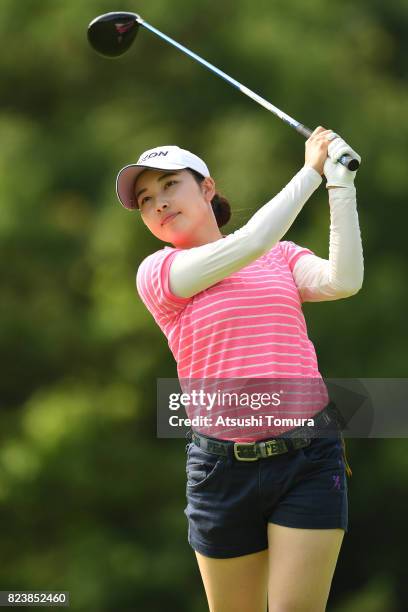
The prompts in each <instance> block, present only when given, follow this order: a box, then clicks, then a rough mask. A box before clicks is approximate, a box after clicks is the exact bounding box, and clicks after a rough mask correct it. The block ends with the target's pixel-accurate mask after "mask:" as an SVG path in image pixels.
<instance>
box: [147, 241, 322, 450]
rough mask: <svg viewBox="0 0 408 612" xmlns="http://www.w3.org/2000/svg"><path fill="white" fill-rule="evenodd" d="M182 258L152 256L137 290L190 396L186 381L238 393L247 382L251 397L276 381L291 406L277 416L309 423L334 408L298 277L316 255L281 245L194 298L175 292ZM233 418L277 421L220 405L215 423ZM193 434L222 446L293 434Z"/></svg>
mask: <svg viewBox="0 0 408 612" xmlns="http://www.w3.org/2000/svg"><path fill="white" fill-rule="evenodd" d="M178 251H179V249H176V248H173V247H169V246H165V247H164V248H163V249H161V250H159V251H157V252H155V253H153V254H152V255H149V256H148V257H147V258H146V259H144V260H143V262H142V263H141V265H140V266H139V269H138V272H137V277H136V284H137V290H138V292H139V295H140V297H141V299H142V300H143V302H144V304H145V305H146V307H147V308H148V310H149V311H150V313H151V314H152V315H153V317H154V319H155V321H156V323H157V324H158V325H159V327H160V329H161V330H162V331H163V333H164V334H165V336H166V338H167V340H168V344H169V347H170V350H171V352H172V353H173V355H174V358H175V360H176V362H177V372H178V377H179V379H180V382H181V384H182V387H183V390H184V389H185V388H186V387H185V385H183V383H182V381H185V380H187V381H190V382H191V381H192V380H196V379H199V380H201V381H203V380H206V381H210V380H214V379H216V380H217V381H218V382H219V379H234V380H235V385H236V379H237V378H241V379H242V378H245V379H246V381H247V383H246V388H247V390H248V389H249V388H250V387H251V386H252V387H253V382H254V380H255V379H268V380H269V383H268V385H267V387H268V389H271V379H273V380H274V384H273V385H272V386H273V387H274V389H275V390H276V388H279V390H282V391H284V392H285V400H286V401H284V402H283V403H282V404H281V406H280V408H279V410H278V411H277V409H276V408H274V410H272V412H273V414H274V415H275V416H276V415H278V416H280V417H282V415H286V416H293V417H294V416H295V415H297V416H299V415H300V416H303V417H308V416H311V415H313V414H315V413H316V412H318V411H319V410H321V409H322V408H323V406H325V405H326V404H327V401H328V397H327V391H326V388H325V386H324V384H322V383H323V381H322V377H321V374H320V373H319V370H318V364H317V358H316V353H315V349H314V346H313V343H312V341H311V340H310V339H309V337H308V334H307V327H306V322H305V318H304V316H303V311H302V301H301V298H300V295H299V292H298V289H297V287H296V284H295V282H294V279H293V275H292V271H293V268H294V265H295V263H296V261H297V260H298V259H299V258H300V257H302V255H305V254H308V253H312V254H313V252H312V251H310V250H309V249H306V248H303V247H300V246H298V245H296V244H294V243H293V242H290V241H281V242H278V243H277V244H276V245H275V246H274V247H273V248H272V249H271V250H270V251H268V252H267V253H265V254H264V255H262V256H261V257H259V258H258V259H257V260H256V261H254V262H252V263H250V264H249V265H247V266H245V267H243V268H241V270H239V271H238V272H235V273H234V274H231V275H230V276H228V277H227V278H224V279H223V280H221V281H220V282H218V283H216V284H214V285H212V286H211V287H209V288H208V289H205V290H204V291H201V292H199V293H197V294H196V295H194V296H192V297H189V298H182V297H178V296H175V295H173V294H172V293H171V291H170V288H169V268H170V265H171V262H172V261H173V258H174V257H175V256H176V255H177V252H178ZM288 379H290V380H291V382H290V384H289V386H288ZM312 379H314V381H312ZM316 379H318V380H316ZM277 381H279V383H278V382H277ZM285 381H286V382H285ZM316 382H318V386H317V387H316ZM277 384H278V387H276V385H277ZM218 387H219V386H218ZM267 387H266V386H264V387H263V389H262V391H263V390H264V389H266V388H267ZM208 388H210V386H209V385H208ZM227 388H229V389H231V388H232V387H227V385H226V386H225V389H227ZM190 389H191V384H190ZM256 390H257V391H259V390H260V389H259V388H257V389H256ZM282 395H283V394H282ZM289 398H290V399H289ZM186 411H187V414H188V416H190V417H193V416H196V415H197V414H198V412H197V411H195V412H194V410H192V409H191V408H190V410H189V409H188V408H186ZM226 413H228V414H230V415H234V417H243V416H244V415H245V416H249V415H250V414H252V415H255V416H257V417H258V416H261V415H265V414H271V408H270V407H268V408H263V409H258V410H257V411H256V414H255V412H254V410H252V409H248V408H246V409H243V408H241V407H239V408H237V407H234V408H231V407H228V409H227V408H225V406H220V405H217V406H214V408H213V409H212V411H211V416H212V417H213V421H214V420H215V419H214V417H215V418H216V417H217V416H218V415H222V414H226ZM200 414H202V410H201V412H200ZM194 429H195V430H196V431H201V432H202V433H205V434H206V435H211V436H213V437H218V438H222V439H227V440H236V441H252V440H256V439H262V438H265V437H268V436H269V435H272V434H273V435H278V434H279V433H282V432H283V431H285V430H288V429H292V427H291V426H279V425H278V426H271V424H270V423H269V424H268V425H267V426H266V423H265V421H264V422H263V423H262V426H260V425H259V424H257V425H254V426H252V427H251V426H245V427H243V426H242V425H240V426H234V425H232V426H230V427H228V426H226V425H225V424H223V425H222V426H216V425H215V424H214V422H213V424H212V426H211V428H205V427H200V426H196V427H194Z"/></svg>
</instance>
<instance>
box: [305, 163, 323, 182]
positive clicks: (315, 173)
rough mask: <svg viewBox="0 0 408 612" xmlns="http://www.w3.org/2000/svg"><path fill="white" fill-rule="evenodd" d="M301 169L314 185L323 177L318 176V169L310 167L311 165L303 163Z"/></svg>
mask: <svg viewBox="0 0 408 612" xmlns="http://www.w3.org/2000/svg"><path fill="white" fill-rule="evenodd" d="M301 171H302V172H304V173H305V174H306V175H307V176H309V177H310V179H311V180H312V181H313V182H314V183H315V184H316V187H318V186H319V185H320V183H321V182H322V181H323V177H322V176H320V174H319V173H318V171H317V170H315V169H314V168H312V166H307V165H306V164H305V165H304V166H303V168H302V170H301Z"/></svg>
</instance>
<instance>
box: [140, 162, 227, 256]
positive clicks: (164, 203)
mask: <svg viewBox="0 0 408 612" xmlns="http://www.w3.org/2000/svg"><path fill="white" fill-rule="evenodd" d="M134 194H135V201H136V202H137V206H138V208H139V210H140V214H141V217H142V220H143V223H144V224H145V225H146V226H147V227H148V228H149V230H150V231H151V232H152V234H153V235H154V236H156V238H159V240H163V241H164V242H170V243H172V244H173V245H174V246H176V247H180V248H189V247H191V246H195V245H198V244H200V243H205V242H209V241H210V240H209V239H206V238H204V236H210V235H215V234H214V233H215V232H216V233H217V236H219V235H221V234H220V231H219V228H218V226H217V222H216V220H215V217H214V213H213V210H212V207H211V199H212V198H213V196H214V194H215V183H214V180H213V179H212V178H211V177H206V178H205V179H204V181H203V182H202V183H201V185H198V183H197V182H196V180H195V178H194V177H193V175H192V174H191V172H189V171H188V170H177V171H170V170H145V171H144V172H142V173H141V174H140V175H139V176H138V178H137V180H136V182H135V185H134Z"/></svg>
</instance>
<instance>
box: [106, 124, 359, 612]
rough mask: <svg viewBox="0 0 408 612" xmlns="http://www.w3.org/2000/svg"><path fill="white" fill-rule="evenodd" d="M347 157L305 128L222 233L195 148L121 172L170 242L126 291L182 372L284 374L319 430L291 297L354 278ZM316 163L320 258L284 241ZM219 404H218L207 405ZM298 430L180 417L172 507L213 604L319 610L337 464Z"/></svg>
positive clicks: (127, 193) (329, 294) (340, 496)
mask: <svg viewBox="0 0 408 612" xmlns="http://www.w3.org/2000/svg"><path fill="white" fill-rule="evenodd" d="M345 153H350V154H352V155H353V156H354V157H356V158H357V159H358V160H360V159H361V158H360V156H359V155H358V154H357V153H356V152H355V151H353V150H352V149H351V148H350V146H348V145H347V144H346V143H345V142H344V140H343V139H342V138H340V137H339V136H338V135H337V134H334V133H333V132H332V131H331V130H327V129H324V128H323V127H318V128H316V130H315V131H314V132H313V134H312V135H311V136H310V138H309V139H308V140H307V142H306V150H305V164H304V166H303V167H302V168H301V169H300V170H299V172H298V173H297V174H296V175H295V176H294V177H293V178H292V180H291V181H290V182H289V183H288V184H287V185H286V187H285V188H284V189H283V190H282V191H281V192H280V193H279V194H278V195H276V196H275V197H274V198H273V199H272V200H270V201H269V202H267V203H266V204H265V205H264V206H262V207H261V208H260V209H259V210H258V211H257V212H256V213H255V214H254V215H253V216H252V217H251V219H250V220H249V221H248V222H247V223H246V224H245V225H244V226H243V227H241V228H240V229H239V230H237V231H235V232H233V233H231V234H228V235H223V234H222V233H221V231H220V227H222V226H223V225H224V224H225V223H227V221H228V220H229V218H230V208H229V204H228V202H227V201H226V200H225V199H224V198H222V197H221V196H220V195H219V194H217V193H216V187H215V183H214V180H213V178H212V177H211V176H210V172H209V170H208V168H207V166H206V164H205V163H204V162H203V161H202V160H201V159H200V158H198V157H197V156H196V155H194V154H192V153H190V152H189V151H186V150H184V149H180V148H179V147H176V146H162V147H157V148H155V149H151V150H149V151H146V152H145V153H143V154H142V155H141V157H140V158H139V160H138V162H137V163H136V164H130V165H128V166H126V167H125V168H123V169H122V170H121V171H120V173H119V175H118V179H117V194H118V197H119V199H120V201H121V203H122V204H123V206H125V207H126V208H129V209H137V210H139V212H140V214H141V218H142V220H143V222H144V224H145V225H146V226H147V228H148V229H149V230H150V231H151V232H152V234H153V235H154V236H156V237H157V238H158V239H159V240H162V241H163V242H166V243H170V244H171V245H172V246H164V248H162V249H160V250H158V251H156V252H155V253H153V254H152V255H150V256H148V257H147V258H146V259H145V260H144V261H143V262H142V263H141V265H140V267H139V269H138V273H137V288H138V292H139V294H140V297H141V299H142V300H143V302H144V303H145V305H146V307H147V308H148V309H149V311H150V312H151V314H152V315H153V317H154V319H155V321H156V323H157V324H158V325H159V326H160V328H161V329H162V331H163V332H164V334H165V336H166V338H167V340H168V343H169V346H170V349H171V351H172V353H173V355H174V357H175V359H176V362H177V370H178V376H179V379H180V381H181V380H182V379H183V380H192V379H201V380H204V381H206V380H213V379H217V380H218V381H222V380H227V379H228V380H231V379H235V381H237V380H243V379H245V381H250V382H248V387H249V386H251V385H252V383H253V381H256V380H258V381H270V380H276V379H285V380H286V381H288V380H289V381H293V385H294V387H293V389H295V382H296V384H297V386H296V393H295V395H294V396H292V398H293V397H295V396H296V397H297V398H299V397H302V398H303V400H304V401H303V403H302V405H301V406H299V402H298V408H301V414H303V415H305V416H307V417H313V416H314V417H315V422H316V423H317V424H318V425H319V426H321V427H323V426H324V425H325V424H329V425H330V424H331V423H333V412H332V409H331V402H328V398H327V395H325V394H324V390H323V391H322V388H323V387H324V385H321V388H320V389H319V390H318V393H317V394H315V395H313V393H314V391H313V392H310V390H309V387H307V385H308V384H309V383H310V381H314V382H318V383H322V376H321V375H320V373H319V370H318V365H317V359H316V353H315V350H314V346H313V343H312V342H311V340H310V339H309V338H308V335H307V328H306V323H305V320H304V317H303V312H302V302H305V301H309V302H310V301H323V300H335V299H340V298H345V297H349V296H351V295H354V294H355V293H357V292H358V291H359V289H360V288H361V285H362V281H363V255H362V245H361V237H360V229H359V223H358V215H357V209H356V191H355V187H354V176H355V172H350V171H349V170H347V169H346V168H345V167H344V166H342V165H341V164H339V163H337V160H338V159H339V158H340V157H341V156H342V155H343V154H345ZM242 171H243V172H245V167H243V169H242ZM323 174H324V175H325V177H326V179H327V184H326V187H327V188H328V190H329V205H330V220H331V224H330V245H329V259H328V260H325V259H322V258H320V257H317V256H316V255H315V254H314V253H313V252H312V251H310V250H309V249H306V248H303V247H300V246H298V245H296V244H294V243H293V242H289V241H281V238H282V237H283V236H284V235H285V233H286V232H287V231H288V229H289V228H290V226H291V225H292V223H293V221H294V220H295V219H296V217H297V215H298V214H299V213H300V211H301V210H302V207H303V206H304V204H305V203H306V202H307V200H308V199H309V198H310V196H311V195H312V193H313V192H314V191H315V190H316V189H317V188H318V186H319V185H320V183H321V182H322V175H323ZM247 179H248V180H249V181H250V180H251V176H250V174H248V176H247ZM245 381H244V382H245ZM299 381H300V382H304V383H305V385H306V388H307V392H305V388H303V387H299V385H298V383H299ZM292 391H293V390H292ZM308 393H309V395H308ZM296 394H297V395H296ZM299 394H300V395H299ZM302 394H303V395H302ZM308 397H309V398H311V397H313V401H310V400H308V399H307V398H308ZM295 405H296V400H293V401H292V404H291V403H290V402H288V403H287V404H284V407H285V409H286V408H289V407H290V406H292V407H293V406H295ZM274 410H275V409H274ZM269 411H270V408H269ZM216 412H217V414H218V415H219V416H220V415H221V416H222V414H221V413H222V408H221V409H220V406H219V405H217V411H216ZM290 413H291V411H289V410H288V414H290ZM230 414H232V413H230ZM233 414H234V415H237V414H238V416H240V414H239V410H238V409H235V410H234V412H233ZM264 414H266V412H265V411H264ZM217 423H218V418H217ZM298 429H299V428H298V427H292V428H291V427H288V426H286V427H284V428H282V427H280V428H279V427H278V426H272V425H271V427H270V429H268V426H267V425H266V426H265V423H263V424H262V425H259V423H258V425H257V427H255V426H250V427H249V428H246V429H245V428H244V427H243V426H242V422H240V423H239V424H238V425H237V424H236V422H234V423H232V424H231V423H230V424H229V425H228V426H224V429H223V428H222V426H220V425H217V426H215V425H214V424H213V426H212V429H211V428H207V429H205V428H203V427H200V426H197V427H194V426H193V430H192V436H191V440H192V441H191V442H189V443H188V444H187V446H186V452H187V465H186V470H187V486H186V494H187V507H186V508H185V514H186V516H187V519H188V541H189V543H190V545H191V546H192V548H193V549H194V550H195V553H196V556H197V561H198V565H199V569H200V572H201V576H202V580H203V583H204V588H205V592H206V595H207V599H208V603H209V608H210V612H266V609H267V603H268V605H269V612H274V611H276V612H277V611H279V612H292V611H293V612H295V611H296V612H322V611H324V610H325V607H326V603H327V599H328V595H329V591H330V585H331V581H332V578H333V574H334V570H335V566H336V562H337V558H338V555H339V551H340V547H341V544H342V540H343V537H344V532H345V531H347V521H348V504H347V480H346V471H347V474H348V473H349V467H348V464H347V460H346V456H345V453H344V444H343V442H344V441H343V438H342V435H341V434H339V433H338V431H337V432H336V431H334V432H333V431H332V433H331V434H330V435H328V436H326V437H313V436H312V437H310V436H309V437H308V436H303V437H302V436H300V437H299V436H296V435H295V434H296V432H297V431H298ZM302 430H303V428H302ZM277 431H278V432H279V431H280V432H281V433H280V434H279V433H278V435H277ZM282 431H285V432H286V434H288V436H283V435H282ZM208 432H211V435H208ZM292 434H293V435H292Z"/></svg>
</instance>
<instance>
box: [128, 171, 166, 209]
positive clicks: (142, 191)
mask: <svg viewBox="0 0 408 612" xmlns="http://www.w3.org/2000/svg"><path fill="white" fill-rule="evenodd" d="M168 176H176V173H175V172H166V173H165V174H162V175H161V176H159V178H158V179H157V180H158V181H162V180H163V179H165V178H166V177H168ZM145 191H147V187H143V189H140V191H138V192H137V194H136V196H135V200H136V204H137V205H138V201H137V200H138V197H139V196H140V195H142V193H144V192H145Z"/></svg>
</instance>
